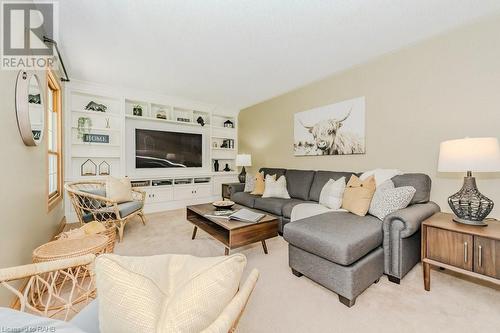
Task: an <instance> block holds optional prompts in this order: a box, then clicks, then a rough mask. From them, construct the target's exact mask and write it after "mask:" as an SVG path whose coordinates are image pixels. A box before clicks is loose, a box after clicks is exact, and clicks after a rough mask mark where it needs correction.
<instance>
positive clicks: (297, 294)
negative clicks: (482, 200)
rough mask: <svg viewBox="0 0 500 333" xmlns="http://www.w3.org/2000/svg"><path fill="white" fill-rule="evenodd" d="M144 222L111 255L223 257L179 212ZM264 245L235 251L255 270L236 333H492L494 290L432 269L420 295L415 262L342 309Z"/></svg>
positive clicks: (496, 304)
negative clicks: (394, 280) (393, 279)
mask: <svg viewBox="0 0 500 333" xmlns="http://www.w3.org/2000/svg"><path fill="white" fill-rule="evenodd" d="M148 221H149V223H148V225H147V226H143V225H142V224H141V223H140V222H139V220H134V221H131V222H130V223H129V224H128V225H127V227H126V230H125V238H124V242H123V243H120V244H117V246H116V250H115V252H116V253H117V254H121V255H131V256H132V255H133V256H144V255H154V254H162V253H182V254H192V255H196V256H219V255H223V254H224V248H223V246H222V245H221V244H220V243H218V242H217V241H215V240H214V239H212V238H211V237H210V236H209V235H208V234H206V233H204V232H203V231H201V230H199V231H198V235H197V238H196V239H195V240H191V232H192V225H191V224H189V222H187V221H186V219H185V211H184V210H175V211H169V212H164V213H157V214H151V215H148ZM267 244H268V245H267V246H268V249H269V254H268V255H265V254H264V253H263V251H262V247H261V245H260V244H255V245H252V246H249V247H244V248H240V249H237V250H235V252H236V251H237V252H241V253H244V254H245V255H246V256H247V258H248V266H247V270H246V272H247V273H248V272H249V271H250V269H252V268H257V269H258V270H259V271H260V273H261V276H260V279H259V281H258V282H257V286H256V289H255V291H254V293H253V295H252V297H251V299H250V302H249V304H248V307H247V309H246V311H245V313H244V315H243V317H242V319H241V321H240V324H239V327H238V332H253V333H254V332H308V333H312V332H500V288H498V287H493V286H487V285H484V284H483V283H477V281H475V282H471V281H467V280H464V279H461V278H457V277H456V276H453V275H452V274H451V273H448V272H446V271H445V272H441V271H437V270H433V271H432V273H431V291H430V292H426V291H424V288H423V281H422V267H421V266H420V265H417V266H416V267H415V268H414V269H413V270H412V271H411V272H410V273H409V274H408V275H407V276H406V277H405V278H404V279H403V280H402V282H401V285H396V284H393V283H390V282H389V281H388V280H387V278H386V277H385V276H384V277H382V278H381V280H380V282H379V283H378V284H374V285H372V286H371V287H370V288H368V290H366V291H365V292H364V293H363V294H362V295H361V296H359V297H358V299H357V301H356V305H355V306H354V307H352V308H350V309H349V308H347V307H345V306H344V305H342V304H340V303H339V301H338V297H337V295H336V294H335V293H333V292H331V291H329V290H327V289H325V288H323V287H321V286H319V285H317V284H315V283H314V282H312V281H311V280H309V279H307V278H306V277H304V276H303V277H301V278H297V277H295V276H294V275H292V273H291V271H290V269H289V267H288V250H287V243H286V242H285V241H284V240H283V238H281V237H276V238H274V239H271V240H269V241H268V243H267Z"/></svg>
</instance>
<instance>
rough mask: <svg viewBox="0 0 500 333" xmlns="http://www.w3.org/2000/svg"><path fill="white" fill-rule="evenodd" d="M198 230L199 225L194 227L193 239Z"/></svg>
mask: <svg viewBox="0 0 500 333" xmlns="http://www.w3.org/2000/svg"><path fill="white" fill-rule="evenodd" d="M197 231H198V227H197V226H194V229H193V236H192V237H191V239H194V238H195V237H196V232H197Z"/></svg>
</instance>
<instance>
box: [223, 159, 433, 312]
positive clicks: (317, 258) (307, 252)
mask: <svg viewBox="0 0 500 333" xmlns="http://www.w3.org/2000/svg"><path fill="white" fill-rule="evenodd" d="M260 171H262V172H264V174H266V175H268V174H270V175H276V176H277V177H280V176H281V175H285V177H286V180H287V189H288V193H289V194H290V197H291V199H280V198H262V197H260V196H256V195H252V194H250V193H246V192H243V189H244V184H234V185H232V186H231V188H230V191H231V200H233V201H235V202H236V203H238V204H240V205H243V206H247V207H249V208H253V209H257V210H261V211H264V212H268V213H271V214H274V215H276V216H279V219H280V227H279V232H280V234H281V235H282V236H283V237H284V238H285V240H286V241H287V242H288V244H289V245H288V246H289V265H290V267H291V269H292V272H293V273H294V274H295V275H297V276H301V275H305V276H307V277H308V278H310V279H312V280H314V281H315V282H317V283H319V284H321V285H323V286H325V287H326V288H328V289H330V290H332V291H334V292H336V293H337V294H338V295H339V299H340V301H341V302H342V303H343V304H345V305H347V306H352V305H354V303H355V300H356V297H357V296H358V295H360V294H361V293H362V292H363V291H364V290H365V289H366V288H368V287H369V286H370V285H371V284H372V283H374V282H378V279H379V278H380V277H381V276H382V275H383V274H384V273H385V274H386V275H387V276H388V278H389V280H390V281H392V282H395V283H399V281H400V279H401V278H403V277H404V276H405V275H406V274H407V273H408V272H409V271H410V269H411V268H412V267H413V266H415V264H417V263H418V262H419V261H420V224H421V223H422V222H423V221H424V220H425V219H426V218H428V217H430V216H432V215H433V214H434V213H436V212H438V211H439V210H440V209H439V206H438V205H436V204H435V203H433V202H431V201H429V197H430V189H431V179H430V178H429V176H427V175H425V174H418V173H411V174H404V175H400V176H395V177H393V178H392V181H393V182H394V185H395V186H396V187H400V186H413V187H414V188H415V189H416V193H415V196H414V197H413V199H412V201H411V203H410V205H409V206H408V207H407V208H405V209H402V210H399V211H397V212H394V213H392V214H390V215H388V216H387V217H386V218H385V219H384V221H381V220H379V219H378V218H376V217H374V216H371V215H366V216H363V217H360V216H357V215H354V214H351V213H347V212H328V213H324V214H320V215H316V216H312V217H308V218H305V219H302V220H298V221H294V222H293V223H290V217H291V214H292V209H293V207H294V206H296V205H297V204H299V203H305V202H312V203H317V202H318V201H319V196H320V193H321V189H322V188H323V186H324V185H325V183H326V182H327V181H328V180H329V179H335V180H336V179H339V178H341V177H342V176H344V177H346V180H348V179H349V178H350V176H351V175H353V174H356V173H353V172H335V171H313V170H287V169H278V168H262V169H260ZM356 175H358V174H356Z"/></svg>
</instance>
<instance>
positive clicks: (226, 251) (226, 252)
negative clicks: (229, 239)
mask: <svg viewBox="0 0 500 333" xmlns="http://www.w3.org/2000/svg"><path fill="white" fill-rule="evenodd" d="M224 255H225V256H228V255H229V249H228V248H227V247H225V248H224Z"/></svg>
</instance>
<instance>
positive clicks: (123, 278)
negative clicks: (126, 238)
mask: <svg viewBox="0 0 500 333" xmlns="http://www.w3.org/2000/svg"><path fill="white" fill-rule="evenodd" d="M245 265H246V258H245V256H244V255H242V254H235V255H232V256H229V257H214V258H197V257H193V256H188V255H158V256H151V257H120V256H117V255H110V254H108V255H101V256H99V257H98V258H97V259H96V282H97V290H98V295H99V297H98V300H99V322H100V329H101V332H102V333H108V332H123V333H127V332H150V331H151V332H199V331H202V330H203V329H205V328H206V327H208V326H209V325H210V324H211V323H212V322H213V321H214V320H215V319H216V318H217V317H218V316H219V314H220V313H221V312H222V310H223V309H224V308H225V307H226V306H227V304H229V302H230V300H231V299H232V297H233V296H234V295H235V294H236V292H237V290H238V286H239V282H240V279H241V274H242V272H243V269H244V267H245Z"/></svg>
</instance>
